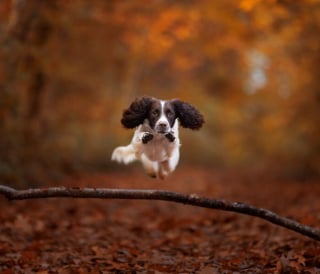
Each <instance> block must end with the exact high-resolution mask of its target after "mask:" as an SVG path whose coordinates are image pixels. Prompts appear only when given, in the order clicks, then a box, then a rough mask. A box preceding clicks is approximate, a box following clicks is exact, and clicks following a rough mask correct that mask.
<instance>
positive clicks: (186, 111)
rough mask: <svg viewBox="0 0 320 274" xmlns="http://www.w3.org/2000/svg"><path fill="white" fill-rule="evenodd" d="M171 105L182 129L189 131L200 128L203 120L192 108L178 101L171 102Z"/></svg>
mask: <svg viewBox="0 0 320 274" xmlns="http://www.w3.org/2000/svg"><path fill="white" fill-rule="evenodd" d="M172 103H173V105H174V108H175V112H176V114H177V117H178V118H179V122H180V125H181V126H182V127H185V128H190V129H199V128H201V127H202V124H203V123H204V118H203V116H202V114H201V113H200V112H199V111H198V110H197V109H196V108H195V107H194V106H192V105H190V104H189V103H185V102H183V101H180V100H173V101H172Z"/></svg>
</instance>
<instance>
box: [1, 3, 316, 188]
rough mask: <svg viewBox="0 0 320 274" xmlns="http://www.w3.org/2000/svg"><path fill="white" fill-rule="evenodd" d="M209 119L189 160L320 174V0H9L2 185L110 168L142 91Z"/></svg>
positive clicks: (193, 136) (189, 140)
mask: <svg viewBox="0 0 320 274" xmlns="http://www.w3.org/2000/svg"><path fill="white" fill-rule="evenodd" d="M141 95H149V96H155V97H158V98H163V99H171V98H180V99H182V100H184V101H188V102H191V103H192V104H193V105H195V106H196V107H197V108H198V109H200V110H201V112H202V113H203V114H204V116H205V118H206V124H205V126H204V128H203V129H201V130H200V131H196V132H192V131H190V130H187V129H183V130H181V140H182V144H183V147H182V163H183V164H185V165H191V164H192V165H196V166H201V167H209V168H221V169H225V168H227V169H229V168H230V169H232V168H256V167H257V168H266V169H269V170H271V171H272V172H274V173H279V174H286V175H290V176H295V177H301V178H308V177H312V176H317V175H319V174H320V1H318V0H299V1H290V0H229V1H220V0H215V1H214V0H183V1H169V0H143V1H131V0H130V1H129V0H124V1H116V0H108V1H101V0H91V1H87V0H74V1H64V0H60V1H58V0H57V1H52V0H42V1H37V0H1V1H0V178H1V183H7V184H11V185H12V184H16V185H19V184H21V183H23V182H29V183H42V182H44V181H45V180H56V179H60V178H62V177H63V176H64V175H65V174H71V173H76V172H89V171H108V170H110V169H114V168H115V167H116V165H115V164H113V163H111V162H110V155H111V153H112V150H113V148H114V147H115V146H117V145H125V144H128V143H129V141H130V140H131V136H132V133H133V132H132V130H126V129H124V128H123V127H122V126H121V124H120V118H121V115H122V110H123V109H124V108H126V107H127V106H128V105H129V104H130V102H131V101H132V100H133V99H134V98H135V97H138V96H141Z"/></svg>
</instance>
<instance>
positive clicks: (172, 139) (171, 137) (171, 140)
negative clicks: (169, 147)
mask: <svg viewBox="0 0 320 274" xmlns="http://www.w3.org/2000/svg"><path fill="white" fill-rule="evenodd" d="M165 136H166V138H167V139H168V140H169V142H171V143H172V142H174V140H175V139H176V137H174V136H173V135H172V134H171V133H167V134H166V135H165Z"/></svg>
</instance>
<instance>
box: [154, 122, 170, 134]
mask: <svg viewBox="0 0 320 274" xmlns="http://www.w3.org/2000/svg"><path fill="white" fill-rule="evenodd" d="M157 129H158V131H159V132H162V133H164V132H166V131H167V129H168V124H167V123H165V122H160V123H159V124H158V126H157Z"/></svg>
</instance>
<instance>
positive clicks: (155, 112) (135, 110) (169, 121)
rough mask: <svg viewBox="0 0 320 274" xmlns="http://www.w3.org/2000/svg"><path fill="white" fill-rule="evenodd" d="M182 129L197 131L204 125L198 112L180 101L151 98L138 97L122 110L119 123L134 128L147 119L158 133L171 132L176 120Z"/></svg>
mask: <svg viewBox="0 0 320 274" xmlns="http://www.w3.org/2000/svg"><path fill="white" fill-rule="evenodd" d="M177 118H178V119H179V122H180V124H181V126H182V127H185V128H190V129H199V128H201V126H202V124H203V123H204V119H203V116H202V115H201V114H200V112H199V111H198V110H197V109H196V108H195V107H193V106H192V105H190V104H189V103H185V102H183V101H181V100H178V99H174V100H168V101H165V100H159V99H156V98H151V97H140V98H137V99H136V100H135V101H133V102H132V103H131V105H130V106H129V108H128V109H126V110H124V112H123V117H122V119H121V123H122V124H123V125H124V126H125V127H126V128H135V127H137V126H139V125H140V124H143V123H144V121H145V120H146V119H147V120H148V122H149V125H150V127H151V128H152V129H153V130H155V131H156V132H158V133H162V134H165V133H168V132H170V131H171V129H172V127H173V125H174V122H175V120H176V119H177Z"/></svg>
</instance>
